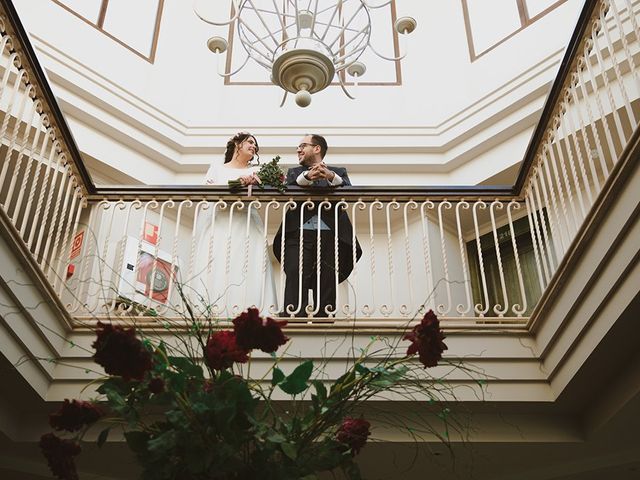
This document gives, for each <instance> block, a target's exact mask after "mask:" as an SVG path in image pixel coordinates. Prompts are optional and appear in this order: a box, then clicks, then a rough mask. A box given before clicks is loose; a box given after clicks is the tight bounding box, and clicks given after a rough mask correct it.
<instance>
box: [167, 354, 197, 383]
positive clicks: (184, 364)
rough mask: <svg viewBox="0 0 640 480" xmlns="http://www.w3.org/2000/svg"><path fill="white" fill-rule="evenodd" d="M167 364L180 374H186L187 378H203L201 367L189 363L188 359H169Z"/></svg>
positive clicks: (191, 362)
mask: <svg viewBox="0 0 640 480" xmlns="http://www.w3.org/2000/svg"><path fill="white" fill-rule="evenodd" d="M169 363H171V365H172V366H173V367H174V368H175V369H176V370H179V371H181V372H184V373H186V374H187V375H189V376H192V377H196V378H204V375H203V373H202V367H201V366H200V365H197V364H195V363H193V361H191V359H189V358H184V357H169Z"/></svg>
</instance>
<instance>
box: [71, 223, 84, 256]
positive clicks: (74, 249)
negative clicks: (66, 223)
mask: <svg viewBox="0 0 640 480" xmlns="http://www.w3.org/2000/svg"><path fill="white" fill-rule="evenodd" d="M83 240H84V230H81V231H79V232H78V233H76V235H75V237H73V243H72V244H71V253H70V254H69V260H73V259H74V258H76V257H77V256H78V255H80V251H81V250H82V241H83Z"/></svg>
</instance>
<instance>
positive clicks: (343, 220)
mask: <svg viewBox="0 0 640 480" xmlns="http://www.w3.org/2000/svg"><path fill="white" fill-rule="evenodd" d="M327 168H328V169H329V170H331V171H333V172H334V173H335V174H336V175H339V176H340V177H341V178H342V185H341V186H351V181H350V180H349V176H348V175H347V169H346V168H342V167H331V166H327ZM305 170H307V167H304V166H300V167H295V168H290V169H289V170H288V171H287V180H286V183H287V185H298V183H297V182H296V179H297V178H298V176H299V175H300V174H301V173H302V172H303V171H305ZM316 187H320V188H332V186H331V185H330V184H329V182H328V181H327V180H325V179H321V180H316V181H315V182H314V184H313V185H309V186H308V187H302V188H307V189H310V190H311V189H313V188H316ZM302 203H303V202H298V204H297V208H295V209H292V210H289V211H287V214H286V217H285V225H286V228H285V232H284V234H285V238H292V237H293V238H298V237H299V235H300V209H301V208H302ZM317 203H320V202H317ZM335 203H337V202H333V203H332V206H331V208H330V209H324V208H322V209H321V210H322V212H318V209H317V205H314V207H313V208H310V209H309V208H306V207H305V209H304V212H303V220H302V223H303V224H304V223H305V222H306V221H307V220H309V219H310V218H311V217H313V216H314V215H318V218H321V219H322V221H323V222H324V223H325V224H326V225H327V226H328V227H329V228H330V229H331V233H332V235H335V231H336V226H335V218H334V217H335V209H334V206H335ZM337 228H338V259H339V262H340V269H339V276H338V281H339V282H343V281H344V280H346V279H347V277H348V276H349V275H350V274H351V271H352V270H353V243H352V240H353V226H352V225H351V220H349V216H348V215H347V212H346V211H345V210H343V209H342V208H339V209H338V226H337ZM281 236H282V225H280V228H279V229H278V233H276V236H275V238H274V240H273V253H274V254H275V256H276V258H277V259H278V261H279V262H280V261H281V260H282V259H281V258H280V249H281ZM332 238H333V236H332ZM331 241H333V239H332V240H331ZM286 255H296V256H297V255H298V252H297V251H296V252H285V256H286ZM361 255H362V248H360V243H359V242H358V239H356V261H357V260H358V259H359V258H360V256H361ZM330 261H331V263H332V264H333V259H330Z"/></svg>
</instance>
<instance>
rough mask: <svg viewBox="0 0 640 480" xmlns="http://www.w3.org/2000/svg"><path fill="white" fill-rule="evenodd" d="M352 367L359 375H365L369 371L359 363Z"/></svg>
mask: <svg viewBox="0 0 640 480" xmlns="http://www.w3.org/2000/svg"><path fill="white" fill-rule="evenodd" d="M354 366H355V369H356V372H358V373H359V374H360V375H366V374H367V373H369V372H370V371H371V370H369V369H368V368H367V367H365V366H364V365H362V364H361V363H356V364H355V365H354Z"/></svg>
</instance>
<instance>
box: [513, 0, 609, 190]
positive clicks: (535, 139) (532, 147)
mask: <svg viewBox="0 0 640 480" xmlns="http://www.w3.org/2000/svg"><path fill="white" fill-rule="evenodd" d="M599 2H600V0H585V3H584V6H583V8H582V12H580V17H579V18H578V23H577V25H576V28H575V30H574V31H573V34H572V35H571V40H570V41H569V45H567V49H566V50H565V54H564V57H563V59H562V62H561V63H560V68H559V70H558V75H557V76H556V79H555V80H554V82H553V86H552V87H551V90H550V91H549V95H547V99H546V101H545V104H544V108H543V109H542V115H541V116H540V119H539V120H538V123H537V125H536V128H535V130H534V132H533V135H532V136H531V139H530V140H529V144H528V145H527V150H526V152H525V154H524V158H523V162H522V165H521V166H520V169H519V171H518V178H517V179H516V182H515V183H514V185H513V192H514V194H515V195H518V196H520V195H521V194H522V189H523V188H524V185H525V183H526V180H527V177H528V176H529V172H530V170H531V168H532V167H533V164H534V161H535V157H536V154H537V153H538V146H539V145H540V143H541V142H542V139H543V138H544V134H545V132H546V130H547V126H548V124H549V122H550V121H551V119H552V118H553V115H554V113H555V111H556V109H557V107H558V103H559V102H558V101H559V100H560V97H561V95H562V92H563V89H564V87H565V85H566V83H567V81H568V79H569V75H570V74H571V68H572V67H573V65H574V63H575V62H576V61H577V58H578V54H579V53H580V52H581V48H582V44H583V42H584V40H585V31H586V30H587V28H588V26H589V25H590V19H591V17H592V15H593V10H594V9H595V8H596V6H597V5H598V3H599Z"/></svg>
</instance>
